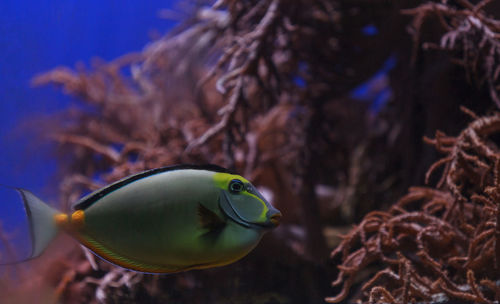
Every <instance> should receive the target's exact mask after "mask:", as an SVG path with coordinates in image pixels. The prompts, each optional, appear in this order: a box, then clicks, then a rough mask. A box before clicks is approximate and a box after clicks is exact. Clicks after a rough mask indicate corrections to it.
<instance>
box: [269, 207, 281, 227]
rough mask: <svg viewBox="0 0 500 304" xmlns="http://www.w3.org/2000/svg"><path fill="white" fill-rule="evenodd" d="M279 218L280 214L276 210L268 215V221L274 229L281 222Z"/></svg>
mask: <svg viewBox="0 0 500 304" xmlns="http://www.w3.org/2000/svg"><path fill="white" fill-rule="evenodd" d="M281 217H282V214H281V212H279V211H278V210H276V211H274V212H272V213H271V214H270V215H269V221H270V222H271V223H272V224H273V225H274V227H278V226H279V224H280V222H281Z"/></svg>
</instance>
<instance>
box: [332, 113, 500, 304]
mask: <svg viewBox="0 0 500 304" xmlns="http://www.w3.org/2000/svg"><path fill="white" fill-rule="evenodd" d="M469 113H470V112H469ZM471 114H472V113H471ZM472 115H473V116H474V119H475V120H474V121H473V122H472V123H471V124H470V125H469V126H468V127H467V128H466V129H465V130H464V131H462V132H461V133H460V134H459V135H458V136H457V137H450V136H445V135H444V134H443V133H441V132H437V133H436V137H435V139H428V138H426V141H427V142H428V143H430V144H432V145H434V146H435V147H436V149H437V150H438V151H439V152H441V153H445V155H446V156H445V157H444V158H442V159H440V160H438V161H437V162H436V163H434V165H432V166H431V167H430V169H429V171H428V172H427V178H429V176H430V175H431V174H432V173H433V172H434V171H435V170H436V169H437V168H439V167H440V166H444V170H443V173H442V176H441V179H440V180H439V182H438V184H437V187H436V189H434V188H424V187H413V188H410V191H409V193H408V194H407V195H406V196H404V197H402V198H401V199H400V200H399V201H398V202H397V203H396V204H394V205H393V206H391V208H390V209H389V210H388V211H386V212H384V211H373V212H370V213H369V214H367V215H366V216H365V218H364V219H363V221H362V222H361V223H360V224H359V225H358V226H357V227H356V228H355V229H353V230H352V231H351V232H350V233H349V234H348V235H347V236H346V237H345V239H344V240H343V241H342V243H341V244H340V246H338V247H337V248H336V249H335V250H334V251H333V252H332V257H335V256H336V255H338V254H342V260H343V263H342V265H340V266H339V269H340V273H339V276H338V278H337V280H335V282H333V285H338V284H341V283H343V284H344V287H343V290H342V292H341V293H340V294H339V295H338V296H336V297H332V298H327V299H326V301H327V302H331V303H336V302H339V301H341V300H342V299H344V298H345V297H346V296H347V292H348V290H349V288H350V286H351V284H352V282H353V280H354V278H355V275H356V274H357V273H358V272H360V270H362V269H363V268H366V267H367V266H368V265H369V264H371V263H374V262H375V261H379V262H381V263H382V264H383V265H385V266H386V267H385V268H384V269H382V270H380V271H378V272H377V273H376V274H375V275H373V277H372V278H371V279H370V280H369V281H368V282H366V283H365V284H364V285H363V287H362V289H363V290H366V291H368V295H369V302H370V303H409V302H410V301H431V300H437V299H440V298H446V297H448V298H451V299H454V300H465V301H472V302H475V303H493V301H494V299H497V300H498V297H499V296H500V288H499V287H498V286H497V284H496V281H497V280H498V274H499V273H500V246H499V244H500V228H499V226H498V225H497V223H498V220H499V217H500V204H499V200H498V199H499V197H498V195H499V192H498V191H499V189H500V184H499V183H500V180H499V178H500V175H499V174H500V172H499V170H500V151H499V149H498V147H497V145H496V143H495V141H494V138H495V135H497V134H498V133H500V114H498V113H495V114H494V115H491V116H486V117H481V118H478V117H476V116H475V115H474V114H472ZM492 138H493V139H492Z"/></svg>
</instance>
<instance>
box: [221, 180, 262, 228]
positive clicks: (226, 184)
mask: <svg viewBox="0 0 500 304" xmlns="http://www.w3.org/2000/svg"><path fill="white" fill-rule="evenodd" d="M213 179H214V183H215V185H216V187H217V188H219V189H222V190H225V191H230V190H229V187H230V184H231V181H233V180H240V181H241V182H242V183H243V184H244V185H245V187H244V189H243V190H242V191H241V192H239V193H238V195H244V196H246V197H248V198H252V199H253V200H257V201H258V202H260V204H261V205H262V211H261V213H260V215H259V217H258V218H257V220H256V221H257V222H266V221H268V218H267V212H268V211H269V208H268V206H267V204H266V202H265V201H264V200H263V198H262V196H261V195H259V196H261V197H259V196H258V195H256V193H257V192H256V191H257V190H254V191H253V192H255V194H254V193H250V192H249V191H248V189H249V188H248V187H247V186H248V185H250V186H251V187H252V189H254V187H253V186H252V184H251V183H250V181H248V180H247V179H246V178H244V177H243V176H240V175H236V174H230V173H224V172H217V173H215V174H214V177H213Z"/></svg>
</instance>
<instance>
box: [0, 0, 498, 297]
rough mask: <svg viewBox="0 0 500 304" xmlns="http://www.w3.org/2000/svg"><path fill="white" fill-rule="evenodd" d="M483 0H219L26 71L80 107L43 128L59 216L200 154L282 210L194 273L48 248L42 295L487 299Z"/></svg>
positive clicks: (489, 60) (491, 192)
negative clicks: (53, 152)
mask: <svg viewBox="0 0 500 304" xmlns="http://www.w3.org/2000/svg"><path fill="white" fill-rule="evenodd" d="M498 3H499V2H498V1H488V0H484V1H475V2H471V1H467V0H459V1H428V2H425V3H422V2H420V1H410V0H408V1H364V0H338V1H329V0H313V1H306V0H298V1H292V2H290V1H283V0H250V1H237V0H219V1H216V2H215V3H202V4H201V5H199V6H196V7H195V8H192V10H193V11H192V12H190V17H188V18H187V19H186V20H185V21H184V22H183V23H182V25H180V26H179V27H178V28H177V29H175V30H174V31H173V32H171V33H169V34H167V35H165V36H163V37H161V38H159V39H158V40H156V41H153V42H151V43H150V44H149V45H147V46H146V47H145V48H144V49H143V51H141V52H139V53H134V54H127V55H124V56H123V57H121V58H118V59H116V60H113V61H111V62H103V61H100V60H94V62H93V63H92V64H91V66H90V67H85V66H84V65H83V64H79V65H77V66H76V68H75V69H70V68H66V67H59V68H56V69H54V70H52V71H49V72H47V73H45V74H42V75H39V76H37V77H36V78H35V79H34V84H35V85H47V84H54V85H56V86H59V87H62V88H63V90H64V91H65V92H66V93H67V94H70V95H72V96H75V98H76V99H77V100H78V102H77V104H76V106H75V107H74V108H72V109H71V110H69V111H67V112H66V113H64V118H60V119H52V120H51V121H50V122H47V123H46V125H45V128H46V129H47V132H48V133H50V134H51V137H52V139H54V140H55V141H56V142H57V143H59V146H58V152H57V153H58V155H59V159H60V163H61V166H62V172H61V175H62V183H61V187H60V188H61V191H60V192H61V202H62V205H63V208H65V209H66V210H69V209H70V204H71V203H73V202H74V201H76V200H77V199H78V198H79V197H80V196H81V195H82V194H84V193H86V192H88V191H91V190H95V189H98V188H100V187H102V186H103V185H106V184H108V183H110V182H113V181H115V180H117V179H119V178H122V177H124V176H127V175H129V174H132V173H135V172H138V171H141V170H144V169H149V168H153V167H160V166H165V165H170V164H176V163H216V164H220V165H223V166H226V167H229V168H231V169H234V170H235V171H237V172H239V173H241V174H242V175H244V176H246V177H247V178H249V179H250V180H252V181H253V182H254V184H256V185H257V186H258V187H259V188H260V189H261V190H262V191H263V192H265V193H266V194H267V195H268V196H269V197H270V198H271V200H272V201H273V204H275V205H276V206H277V207H278V208H279V209H280V210H282V211H283V213H284V219H283V224H282V226H280V228H279V229H278V230H277V231H276V232H275V233H273V234H271V235H269V236H266V237H265V238H264V240H263V241H262V243H261V244H260V245H259V246H258V248H257V249H256V250H255V251H253V252H252V254H250V255H249V256H248V257H246V258H244V259H243V260H242V261H240V262H238V263H236V264H233V265H231V266H229V267H222V268H217V269H211V270H205V271H191V272H187V273H181V274H176V275H172V276H152V275H147V274H139V273H132V272H128V271H124V270H123V269H120V268H116V267H114V266H112V265H109V264H107V263H104V262H102V261H100V260H99V259H95V258H93V256H92V255H91V254H90V253H89V252H88V251H86V250H82V249H80V248H79V247H76V246H75V247H74V248H69V249H66V250H65V251H63V252H61V253H60V254H59V255H58V257H59V258H56V259H54V258H52V259H51V258H48V257H47V258H45V260H43V262H40V264H43V265H39V266H38V267H36V268H37V270H38V272H39V273H41V274H43V275H42V277H43V276H45V277H46V278H48V279H45V280H44V282H45V285H44V286H45V287H44V288H47V289H48V290H53V291H55V292H53V293H54V294H55V296H54V297H55V299H52V300H53V302H57V301H59V302H63V303H117V302H119V303H136V302H141V303H164V302H174V303H176V302H180V303H319V302H323V301H324V299H325V297H326V296H327V295H328V294H333V293H335V292H338V295H337V296H335V297H327V298H326V301H327V302H339V301H342V300H345V301H354V300H359V301H361V302H363V301H364V302H370V303H376V302H379V303H382V302H384V303H400V302H411V301H434V300H441V299H450V300H453V301H458V300H463V301H473V302H478V303H491V302H493V301H494V300H499V297H500V292H499V288H498V286H497V285H496V284H497V280H498V273H499V263H500V261H499V260H500V258H499V253H500V248H499V242H498V241H497V240H498V239H499V230H498V224H497V223H498V220H499V218H498V217H499V214H500V213H499V211H498V209H499V204H498V201H499V199H500V197H499V195H500V194H499V193H498V186H499V185H498V182H499V179H500V177H499V176H500V175H499V172H498V171H499V170H500V160H499V157H500V154H499V153H500V152H499V151H498V138H499V137H498V133H499V132H500V114H498V113H497V112H491V110H492V109H494V108H498V106H500V102H499V97H498V89H499V88H498V77H499V76H498V74H499V73H500V72H499V71H500V68H499V64H498V58H499V54H498V41H499V40H498V39H499V36H498V33H497V32H498V31H500V29H499V21H498V20H497V19H495V18H497V17H498V16H495V14H497V12H498V11H500V10H495V8H497V7H498ZM367 25H368V28H371V29H372V32H373V31H374V30H373V29H375V30H376V31H378V32H379V34H378V36H377V35H372V34H370V35H367V34H366V28H367ZM408 25H410V26H408ZM370 26H371V27H370ZM407 29H410V35H408V33H407ZM384 62H385V64H384ZM457 64H458V65H457ZM387 66H391V67H387ZM367 83H368V84H369V85H368V86H367V87H368V88H367V89H366V86H362V85H365V84H367ZM360 86H361V87H362V88H365V90H366V91H367V92H368V93H367V95H369V97H366V96H365V97H362V98H359V97H356V96H355V95H356V94H353V92H357V91H358V90H359V88H360ZM381 92H382V93H385V97H384V98H385V99H384V101H383V102H381V103H380V104H376V102H375V101H374V100H378V97H377V96H378V95H377V94H380V93H381ZM460 105H462V106H466V107H467V108H468V109H471V110H468V109H466V108H462V112H465V113H467V115H469V116H470V117H471V118H472V120H473V121H472V122H471V123H470V124H469V126H468V127H467V128H466V129H464V130H462V129H463V128H464V127H465V125H466V123H465V122H463V117H464V114H463V113H462V112H461V111H460V110H459V109H460ZM474 113H481V114H483V113H489V114H487V115H486V116H482V117H478V116H477V115H476V114H474ZM436 130H443V131H444V132H436ZM461 130H462V131H461ZM445 133H446V134H459V135H457V136H456V137H452V136H449V135H448V136H447V135H445ZM432 134H435V137H434V138H433V139H430V138H429V136H432ZM425 136H427V137H425ZM423 137H424V140H422V138H423ZM424 141H425V142H427V143H428V144H430V145H431V146H433V148H432V147H427V146H424ZM436 152H437V153H442V154H444V156H440V157H438V155H437V153H436ZM439 170H442V173H441V175H440V176H438V175H439V174H438V173H437V172H438V171H439ZM424 180H425V181H426V182H427V183H428V184H432V185H434V184H435V187H432V186H423V185H422V183H423V181H424ZM411 185H417V186H414V187H411V188H410V190H409V192H408V193H407V189H408V187H409V186H411ZM404 193H407V194H405V195H403V194H404ZM401 196H402V197H401ZM391 202H396V203H395V204H393V205H389V203H391ZM373 210H387V211H373ZM355 222H360V223H359V224H358V225H356V226H355V227H354V228H353V229H352V230H351V229H350V227H349V225H350V224H352V223H355ZM348 230H350V232H348V233H347V235H346V236H344V237H343V238H342V239H341V240H340V239H339V238H338V237H337V236H336V235H337V234H338V232H345V231H348ZM337 245H338V247H336V246H337ZM334 247H336V249H334V250H333V252H332V254H331V258H330V259H329V258H328V252H329V251H330V250H332V249H333V248H334ZM61 248H62V246H61ZM64 248H68V247H67V244H65V247H64ZM337 262H339V264H340V266H338V270H337V269H336V268H337V267H334V265H333V264H336V263H337ZM335 275H337V279H336V280H335V281H334V285H335V286H336V288H337V289H334V290H332V289H331V286H330V285H329V280H330V278H331V277H334V276H335ZM32 281H36V280H32ZM36 282H38V281H36ZM340 285H342V287H341V289H340V287H339V286H340ZM0 288H1V281H0ZM23 288H24V287H23ZM47 293H49V294H50V292H47Z"/></svg>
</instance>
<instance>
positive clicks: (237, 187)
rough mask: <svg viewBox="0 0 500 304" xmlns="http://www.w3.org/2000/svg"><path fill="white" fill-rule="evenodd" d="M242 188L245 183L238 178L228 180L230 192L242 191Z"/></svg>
mask: <svg viewBox="0 0 500 304" xmlns="http://www.w3.org/2000/svg"><path fill="white" fill-rule="evenodd" d="M244 188H245V185H244V184H243V182H242V181H240V180H239V179H233V180H232V181H230V182H229V191H230V192H231V193H239V192H241V191H243V189H244Z"/></svg>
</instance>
